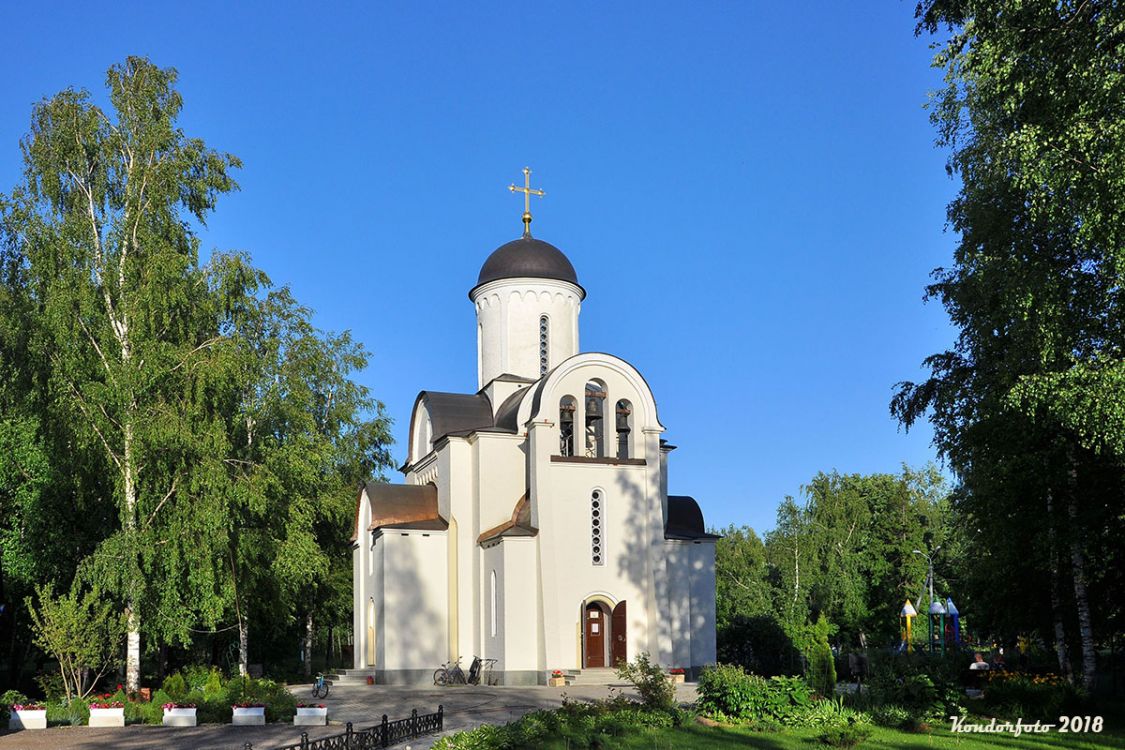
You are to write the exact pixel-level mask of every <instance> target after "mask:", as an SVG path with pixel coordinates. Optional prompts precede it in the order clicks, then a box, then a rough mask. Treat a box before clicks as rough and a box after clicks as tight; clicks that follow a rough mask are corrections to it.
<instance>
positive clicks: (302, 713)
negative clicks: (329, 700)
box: [293, 703, 328, 727]
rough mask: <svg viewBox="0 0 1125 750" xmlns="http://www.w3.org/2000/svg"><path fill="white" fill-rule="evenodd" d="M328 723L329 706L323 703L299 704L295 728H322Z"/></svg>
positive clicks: (294, 721) (294, 718)
mask: <svg viewBox="0 0 1125 750" xmlns="http://www.w3.org/2000/svg"><path fill="white" fill-rule="evenodd" d="M327 723H328V706H326V705H325V704H323V703H298V704H297V713H296V715H294V716H293V724H294V726H310V727H322V726H324V725H325V724H327Z"/></svg>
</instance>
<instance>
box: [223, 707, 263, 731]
mask: <svg viewBox="0 0 1125 750" xmlns="http://www.w3.org/2000/svg"><path fill="white" fill-rule="evenodd" d="M230 723H231V724H233V725H235V726H240V727H245V726H256V725H258V724H265V723H266V707H265V706H258V707H257V708H236V709H234V713H233V714H232V716H231V718H230Z"/></svg>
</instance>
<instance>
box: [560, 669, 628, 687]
mask: <svg viewBox="0 0 1125 750" xmlns="http://www.w3.org/2000/svg"><path fill="white" fill-rule="evenodd" d="M563 679H564V680H565V681H566V684H567V685H576V686H582V685H622V684H625V683H624V682H622V680H621V679H620V678H619V677H618V676H617V671H616V670H613V669H609V668H594V669H571V670H568V671H566V672H564V673H563Z"/></svg>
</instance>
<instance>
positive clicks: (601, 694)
mask: <svg viewBox="0 0 1125 750" xmlns="http://www.w3.org/2000/svg"><path fill="white" fill-rule="evenodd" d="M309 689H310V686H307V685H297V686H294V687H293V688H292V690H293V693H294V694H295V695H296V696H297V700H298V701H303V700H306V696H307V700H308V701H309V702H312V700H313V699H312V696H310V695H309ZM613 689H614V690H621V691H623V692H624V693H625V694H627V695H634V693H633V692H632V688H630V687H625V686H619V687H616V688H613ZM609 690H610V688H607V687H587V686H583V687H567V688H548V687H474V686H451V687H444V688H435V687H424V688H406V687H395V686H388V685H348V686H344V685H338V686H335V687H333V688H332V692H331V693H330V694H329V696H328V698H327V699H325V700H323V701H318V702H323V703H326V704H327V705H328V716H329V719H330V720H331V722H332V723H331V724H330V725H329V726H327V727H294V726H292V725H290V724H267V725H266V726H264V727H233V726H228V725H215V724H211V725H204V726H199V727H195V728H176V727H151V726H140V725H131V726H127V727H125V728H123V729H121V728H119V729H100V728H99V729H94V728H90V727H52V728H50V729H44V730H27V731H22V732H9V731H7V730H4V731H3V732H0V750H17V749H18V750H93V749H94V748H120V749H121V750H149V749H150V748H152V749H156V748H177V750H180V749H181V748H182V749H183V750H243V749H244V748H245V745H246V743H248V742H249V743H251V745H252V747H253V750H271V749H272V748H277V747H281V746H284V745H289V744H293V743H296V742H298V741H299V740H300V738H301V731H302V729H303V730H306V731H308V733H309V737H310V739H316V738H318V737H325V736H328V735H332V734H338V733H340V732H342V731H343V729H344V724H345V723H346V722H349V721H350V722H352V725H353V726H354V727H355V728H356V729H362V728H365V727H369V726H371V725H372V724H378V723H379V722H380V721H381V720H382V716H383V714H387V716H388V718H390V719H391V720H392V721H393V720H395V719H401V718H404V717H407V716H410V711H411V710H412V709H418V713H420V714H422V713H431V712H433V711H436V710H437V707H438V705H439V704H440V705H442V706H444V707H445V726H446V732H445V734H452V733H453V732H456V731H459V730H461V729H467V728H470V727H475V726H479V725H481V724H503V723H504V722H507V721H511V720H512V719H515V718H518V717H520V716H522V715H523V714H525V713H527V712H529V711H534V710H536V709H539V708H557V707H558V706H560V705H561V704H562V699H563V696H564V695H566V696H568V697H569V698H571V699H572V700H592V699H598V698H605V697H606V696H608V695H609ZM676 697H677V698H679V699H680V700H681V701H685V702H687V701H694V700H695V686H694V685H680V686H679V687H678V689H677V693H676ZM435 739H436V738H435V737H430V738H422V739H419V740H411V741H407V742H406V743H404V744H402V745H399V746H398V747H400V748H403V749H404V750H405V748H406V747H409V748H410V750H425V749H427V748H429V747H431V746H432V745H433V743H434V741H435Z"/></svg>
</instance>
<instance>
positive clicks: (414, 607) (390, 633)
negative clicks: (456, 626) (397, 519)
mask: <svg viewBox="0 0 1125 750" xmlns="http://www.w3.org/2000/svg"><path fill="white" fill-rule="evenodd" d="M446 543H447V540H446V534H445V532H440V531H434V532H422V531H399V530H397V529H386V530H385V531H384V532H383V533H382V534H381V535H380V537H379V540H378V542H377V544H376V546H377V547H378V546H382V547H383V566H382V567H383V582H384V587H383V597H382V599H383V603H382V607H381V616H380V618H379V619H380V620H381V622H380V624H379V633H380V635H381V636H382V637H381V641H382V644H381V646H382V648H381V653H380V656H381V657H382V661H381V663H380V664H378V665H377V666H378V667H379V668H380V669H386V670H405V669H415V670H417V669H421V670H433V669H437V668H438V667H440V666H441V665H442V663H443V662H445V661H446V659H447V658H448V656H447V654H446V641H447V631H446V626H447V619H446V613H445V612H446V610H445V607H446V592H447V588H446V587H447V585H448V579H447V577H446V570H447V561H446V555H445V552H446Z"/></svg>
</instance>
